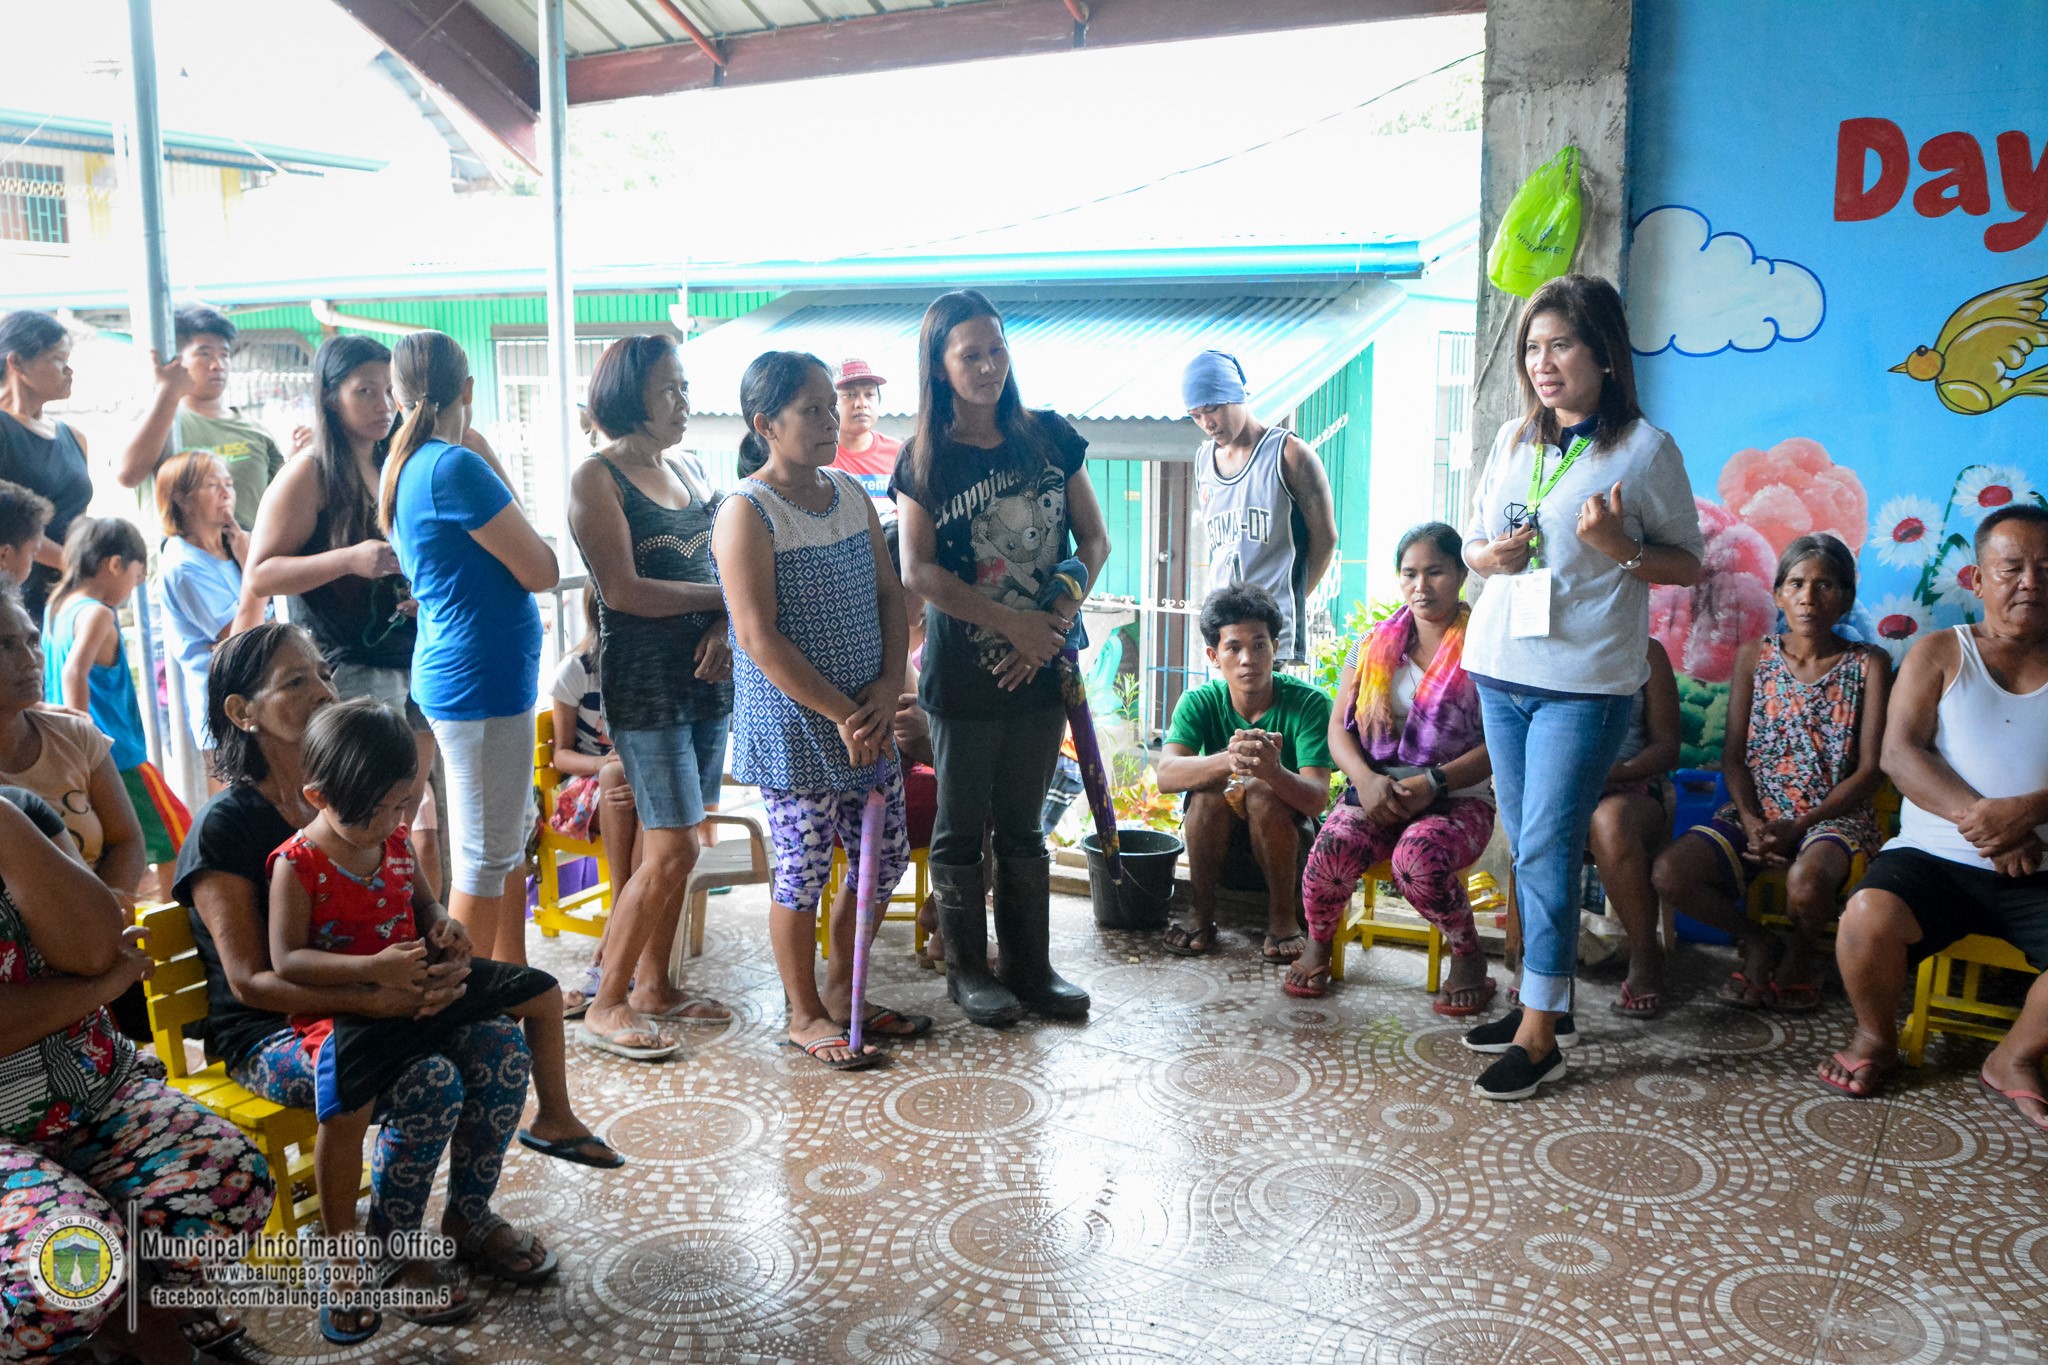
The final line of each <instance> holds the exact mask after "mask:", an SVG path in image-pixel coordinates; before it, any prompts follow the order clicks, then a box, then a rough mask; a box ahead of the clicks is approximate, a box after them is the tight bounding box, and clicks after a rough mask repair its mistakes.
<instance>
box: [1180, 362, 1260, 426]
mask: <svg viewBox="0 0 2048 1365" xmlns="http://www.w3.org/2000/svg"><path fill="white" fill-rule="evenodd" d="M1180 396H1181V406H1182V407H1185V408H1186V409H1187V410H1188V411H1190V412H1193V411H1194V410H1195V409H1196V408H1207V407H1216V406H1219V405H1221V404H1224V403H1242V402H1244V400H1245V396H1246V390H1245V383H1244V366H1242V365H1240V364H1238V363H1237V357H1236V356H1234V355H1231V354H1230V353H1229V352H1228V351H1204V352H1202V353H1201V354H1200V355H1198V356H1196V357H1195V358H1194V359H1193V360H1190V361H1189V362H1188V367H1187V369H1185V370H1183V371H1181V376H1180Z"/></svg>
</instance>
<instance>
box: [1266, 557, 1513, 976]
mask: <svg viewBox="0 0 2048 1365" xmlns="http://www.w3.org/2000/svg"><path fill="white" fill-rule="evenodd" d="M1461 549H1462V547H1461V545H1460V543H1459V537H1458V533H1457V532H1456V531H1455V530H1453V529H1452V528H1451V527H1449V526H1446V525H1444V524H1443V523H1441V522H1430V523H1428V524H1427V525H1423V526H1417V527H1415V528H1414V529H1412V530H1410V531H1409V532H1408V533H1407V534H1406V535H1404V536H1402V537H1401V543H1400V545H1399V547H1398V548H1397V549H1396V551H1395V562H1396V564H1397V566H1398V568H1399V570H1400V574H1401V597H1402V600H1403V602H1404V603H1405V605H1404V606H1403V607H1402V608H1401V610H1399V611H1397V612H1395V613H1394V614H1393V615H1392V616H1391V617H1389V618H1388V619H1387V620H1385V621H1383V622H1381V623H1380V625H1379V626H1377V627H1376V628H1374V630H1373V631H1372V633H1371V634H1370V635H1367V636H1366V637H1365V638H1364V639H1363V640H1361V641H1359V643H1358V644H1356V645H1354V646H1353V647H1352V650H1351V655H1350V657H1349V658H1348V659H1346V660H1345V664H1344V670H1343V674H1342V680H1341V683H1340V687H1339V691H1338V695H1337V706H1336V709H1335V710H1334V711H1333V712H1331V714H1330V753H1331V754H1332V755H1333V756H1334V757H1335V758H1336V760H1337V766H1338V767H1339V768H1341V769H1343V771H1344V775H1345V776H1346V777H1348V778H1350V780H1351V783H1350V786H1349V787H1348V788H1347V789H1346V791H1345V793H1344V800H1343V801H1342V802H1341V803H1340V804H1339V805H1338V806H1337V808H1336V809H1335V810H1333V811H1331V812H1330V814H1329V816H1328V817H1327V818H1326V819H1325V820H1324V821H1323V827H1322V830H1321V832H1320V833H1319V834H1317V836H1316V842H1315V847H1314V849H1313V850H1311V851H1310V853H1309V855H1308V869H1307V871H1306V872H1305V873H1304V874H1303V876H1302V884H1301V899H1302V908H1303V910H1304V911H1305V912H1306V914H1307V916H1308V932H1309V947H1308V951H1307V952H1305V953H1303V954H1302V955H1301V958H1300V960H1299V961H1297V962H1296V963H1295V964H1294V966H1293V968H1292V969H1290V970H1289V971H1288V973H1287V979H1286V980H1285V981H1283V982H1282V983H1281V988H1282V989H1283V990H1285V991H1286V992H1287V993H1288V994H1289V995H1299V996H1319V995H1323V994H1325V993H1326V992H1327V991H1328V990H1329V983H1330V945H1331V943H1332V941H1333V940H1334V939H1335V938H1336V935H1337V927H1338V925H1339V924H1340V923H1341V922H1342V920H1343V917H1344V909H1345V907H1346V906H1347V905H1348V904H1350V901H1351V893H1352V892H1354V891H1356V890H1357V889H1358V880H1359V878H1361V877H1363V876H1364V875H1365V873H1366V871H1367V869H1369V868H1371V867H1372V866H1373V865H1374V864H1375V863H1380V862H1390V863H1391V864H1392V867H1393V879H1394V885H1395V886H1396V887H1397V888H1399V890H1400V892H1401V894H1402V896H1404V897H1406V898H1407V901H1408V903H1409V904H1410V905H1413V906H1414V907H1415V908H1416V910H1417V911H1419V912H1420V913H1421V914H1422V915H1423V916H1424V917H1425V918H1427V919H1428V920H1429V921H1430V922H1431V923H1432V924H1435V925H1436V926H1437V927H1438V928H1439V929H1441V930H1443V935H1444V942H1445V943H1446V944H1447V945H1448V946H1449V948H1450V950H1451V970H1450V974H1449V975H1448V976H1447V977H1446V978H1445V980H1444V985H1443V990H1442V991H1441V992H1440V993H1439V995H1438V998H1437V1001H1436V1005H1435V1008H1436V1012H1437V1013H1439V1014H1445V1015H1452V1016H1465V1015H1472V1014H1478V1013H1480V1012H1481V1011H1483V1010H1484V1009H1486V1007H1487V1006H1488V1005H1490V1004H1491V1003H1492V1001H1493V993H1494V984H1493V980H1492V978H1490V977H1489V976H1487V974H1486V956H1485V954H1484V953H1482V952H1481V951H1480V948H1479V936H1478V934H1477V932H1476V931H1475V930H1474V928H1473V925H1472V906H1471V903H1470V901H1469V900H1467V898H1466V895H1465V877H1464V870H1465V869H1466V868H1467V867H1469V866H1471V865H1472V863H1474V862H1475V861H1477V860H1478V858H1479V855H1480V853H1481V852H1482V851H1484V850H1485V848H1486V842H1487V840H1488V839H1489V838H1491V837H1492V835H1493V797H1492V794H1491V792H1490V791H1489V790H1488V785H1487V778H1488V776H1489V775H1490V774H1491V773H1492V771H1493V769H1492V765H1491V763H1490V762H1489V761H1488V759H1487V757H1486V739H1485V736H1484V734H1482V732H1481V729H1480V722H1479V692H1478V689H1477V688H1476V687H1474V686H1473V683H1472V679H1471V678H1470V677H1469V676H1468V675H1467V674H1466V672H1465V668H1464V665H1463V663H1462V661H1461V656H1462V654H1463V651H1464V645H1465V620H1466V618H1467V617H1468V616H1469V615H1470V614H1471V609H1470V608H1468V607H1467V606H1466V605H1465V604H1464V603H1463V602H1461V601H1459V600H1458V592H1459V589H1460V588H1462V587H1463V586H1464V582H1465V563H1464V559H1463V557H1462V555H1461V553H1460V552H1461Z"/></svg>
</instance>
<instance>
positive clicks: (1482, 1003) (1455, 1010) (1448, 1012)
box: [1429, 976, 1500, 1019]
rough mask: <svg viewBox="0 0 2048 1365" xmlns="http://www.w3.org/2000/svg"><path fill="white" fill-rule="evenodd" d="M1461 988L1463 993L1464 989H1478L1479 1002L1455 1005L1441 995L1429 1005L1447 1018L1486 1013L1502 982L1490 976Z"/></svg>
mask: <svg viewBox="0 0 2048 1365" xmlns="http://www.w3.org/2000/svg"><path fill="white" fill-rule="evenodd" d="M1460 989H1461V993H1462V991H1464V990H1474V991H1478V992H1479V1002H1478V1003H1477V1004H1473V1005H1453V1004H1452V1003H1451V1002H1450V1001H1448V1000H1445V999H1442V998H1441V997H1439V998H1438V999H1435V1000H1432V1001H1430V1002H1429V1007H1430V1008H1431V1009H1433V1010H1435V1011H1436V1012H1437V1013H1438V1014H1441V1015H1443V1016H1444V1017H1445V1018H1446V1019H1469V1018H1471V1017H1472V1016H1473V1015H1475V1014H1484V1013H1486V1012H1487V1011H1488V1010H1490V1009H1492V1008H1493V997H1494V996H1495V995H1496V994H1498V993H1499V991H1500V984H1499V983H1498V982H1496V981H1495V980H1494V979H1493V978H1492V977H1490V976H1489V977H1487V978H1486V980H1485V982H1484V983H1482V984H1480V985H1476V986H1468V987H1461V988H1460Z"/></svg>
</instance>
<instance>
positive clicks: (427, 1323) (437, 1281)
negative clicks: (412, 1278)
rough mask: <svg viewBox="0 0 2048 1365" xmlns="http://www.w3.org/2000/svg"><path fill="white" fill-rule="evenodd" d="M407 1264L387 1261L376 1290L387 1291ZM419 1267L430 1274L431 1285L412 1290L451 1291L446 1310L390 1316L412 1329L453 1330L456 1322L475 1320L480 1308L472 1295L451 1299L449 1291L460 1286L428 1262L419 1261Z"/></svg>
mask: <svg viewBox="0 0 2048 1365" xmlns="http://www.w3.org/2000/svg"><path fill="white" fill-rule="evenodd" d="M411 1264H412V1262H410V1261H387V1262H386V1263H385V1265H384V1268H383V1270H382V1271H381V1272H379V1274H378V1276H377V1287H378V1288H379V1289H389V1288H391V1287H392V1286H393V1285H394V1284H396V1283H397V1281H398V1277H399V1276H400V1275H403V1274H404V1273H405V1271H406V1268H407V1267H408V1266H410V1265H411ZM420 1264H422V1265H424V1266H426V1267H427V1269H428V1270H429V1271H430V1272H431V1273H432V1275H433V1281H432V1283H430V1284H425V1285H414V1286H412V1288H414V1289H440V1288H443V1287H445V1288H447V1289H448V1290H450V1291H451V1293H450V1295H449V1299H448V1306H447V1307H446V1308H394V1309H392V1310H391V1311H392V1312H394V1313H396V1314H398V1316H399V1317H401V1318H403V1319H404V1320H405V1321H407V1322H409V1323H411V1324H412V1325H413V1326H415V1327H453V1326H454V1325H455V1324H457V1323H459V1322H468V1321H469V1320H470V1319H471V1318H473V1317H475V1316H476V1310H477V1309H478V1308H480V1307H482V1306H483V1305H482V1304H481V1302H480V1301H479V1300H478V1299H477V1297H476V1296H475V1295H474V1294H465V1295H464V1296H463V1297H462V1298H459V1299H458V1298H456V1297H454V1294H453V1292H452V1291H454V1290H457V1289H460V1288H461V1287H462V1286H461V1285H459V1284H457V1283H456V1281H455V1279H454V1277H453V1276H451V1275H450V1274H449V1273H448V1272H447V1271H446V1270H445V1269H444V1268H442V1267H441V1266H439V1265H437V1264H435V1263H434V1262H432V1261H422V1262H421V1263H420Z"/></svg>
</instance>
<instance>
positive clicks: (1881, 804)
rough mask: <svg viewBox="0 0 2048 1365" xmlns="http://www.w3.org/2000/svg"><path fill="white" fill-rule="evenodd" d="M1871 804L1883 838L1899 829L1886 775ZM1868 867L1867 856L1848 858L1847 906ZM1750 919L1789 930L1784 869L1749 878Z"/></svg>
mask: <svg viewBox="0 0 2048 1365" xmlns="http://www.w3.org/2000/svg"><path fill="white" fill-rule="evenodd" d="M1870 804H1871V807H1872V808H1873V809H1874V810H1875V811H1876V812H1877V828H1878V832H1879V833H1880V834H1882V835H1884V836H1885V837H1886V838H1890V837H1891V836H1892V835H1894V834H1896V833H1898V832H1899V789H1898V788H1897V787H1894V786H1893V785H1892V784H1891V780H1890V779H1889V778H1887V779H1886V780H1885V781H1883V782H1881V783H1879V784H1878V788H1877V793H1876V795H1874V796H1872V797H1871V798H1870ZM1869 870H1870V858H1869V856H1868V855H1867V854H1863V853H1858V854H1856V855H1855V856H1853V857H1852V858H1850V859H1849V875H1848V877H1847V878H1845V879H1844V880H1843V882H1842V894H1841V896H1840V898H1839V900H1840V903H1841V904H1843V905H1847V904H1848V903H1849V897H1850V896H1852V895H1854V894H1855V892H1856V888H1857V887H1858V886H1860V885H1862V883H1863V874H1864V873H1865V872H1868V871H1869ZM1746 904H1747V911H1748V914H1749V918H1750V919H1751V920H1752V921H1753V922H1755V923H1757V924H1761V925H1763V926H1764V927H1765V928H1766V929H1790V928H1791V927H1792V911H1791V906H1790V905H1789V904H1788V903H1787V899H1786V891H1785V869H1784V868H1782V867H1773V868H1769V869H1766V870H1765V871H1762V872H1759V873H1757V874H1756V875H1755V876H1753V877H1751V878H1750V879H1749V899H1748V901H1747V903H1746ZM1825 935H1826V937H1828V938H1833V937H1834V935H1835V925H1834V924H1833V923H1832V922H1830V923H1829V924H1828V927H1827V929H1826V931H1825Z"/></svg>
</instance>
